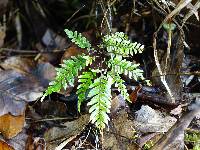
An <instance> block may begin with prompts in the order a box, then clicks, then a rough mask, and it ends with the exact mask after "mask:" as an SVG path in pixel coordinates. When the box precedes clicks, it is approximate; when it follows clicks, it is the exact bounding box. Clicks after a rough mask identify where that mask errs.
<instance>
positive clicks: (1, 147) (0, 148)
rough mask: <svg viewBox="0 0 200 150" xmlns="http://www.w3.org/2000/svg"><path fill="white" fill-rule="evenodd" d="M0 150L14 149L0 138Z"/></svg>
mask: <svg viewBox="0 0 200 150" xmlns="http://www.w3.org/2000/svg"><path fill="white" fill-rule="evenodd" d="M0 150H14V148H13V147H11V146H10V145H8V144H7V143H6V142H4V141H2V140H0Z"/></svg>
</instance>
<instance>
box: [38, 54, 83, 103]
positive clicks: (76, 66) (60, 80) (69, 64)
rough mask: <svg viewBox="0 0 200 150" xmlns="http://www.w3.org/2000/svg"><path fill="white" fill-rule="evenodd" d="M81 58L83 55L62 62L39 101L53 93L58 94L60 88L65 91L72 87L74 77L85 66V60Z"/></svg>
mask: <svg viewBox="0 0 200 150" xmlns="http://www.w3.org/2000/svg"><path fill="white" fill-rule="evenodd" d="M83 57H84V55H79V56H77V57H74V56H73V57H71V59H68V60H64V61H63V64H61V68H56V78H55V80H54V81H52V82H50V83H49V87H48V88H47V90H46V91H45V93H44V95H43V97H42V98H41V100H43V99H44V98H45V96H47V95H50V94H51V93H53V92H59V91H60V90H61V89H62V88H64V89H66V88H67V87H68V86H69V85H70V86H73V85H74V77H76V76H78V72H79V71H80V70H82V69H83V68H85V66H86V59H84V58H83Z"/></svg>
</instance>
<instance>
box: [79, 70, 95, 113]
mask: <svg viewBox="0 0 200 150" xmlns="http://www.w3.org/2000/svg"><path fill="white" fill-rule="evenodd" d="M95 76H96V73H95V72H92V71H90V72H83V73H82V75H80V76H79V77H78V78H79V80H78V82H79V85H78V87H77V92H76V94H77V95H78V111H79V112H80V107H81V103H82V102H83V101H85V99H86V93H87V91H88V89H89V87H90V85H91V84H92V81H93V79H94V77H95Z"/></svg>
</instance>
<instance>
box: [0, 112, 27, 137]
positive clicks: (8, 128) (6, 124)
mask: <svg viewBox="0 0 200 150" xmlns="http://www.w3.org/2000/svg"><path fill="white" fill-rule="evenodd" d="M24 123H25V113H23V115H21V116H12V115H10V114H5V115H3V116H0V132H1V133H2V134H3V136H4V137H5V138H6V139H10V138H12V137H14V136H16V135H17V134H18V133H19V132H21V131H22V128H23V127H24Z"/></svg>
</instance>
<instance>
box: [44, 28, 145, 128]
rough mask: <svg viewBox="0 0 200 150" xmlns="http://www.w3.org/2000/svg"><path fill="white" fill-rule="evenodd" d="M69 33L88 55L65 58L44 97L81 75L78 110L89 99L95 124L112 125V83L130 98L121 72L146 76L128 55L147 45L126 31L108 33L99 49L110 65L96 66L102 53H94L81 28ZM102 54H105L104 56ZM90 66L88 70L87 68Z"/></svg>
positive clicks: (127, 98)
mask: <svg viewBox="0 0 200 150" xmlns="http://www.w3.org/2000/svg"><path fill="white" fill-rule="evenodd" d="M65 32H66V34H67V36H68V37H69V38H70V39H71V41H72V42H74V43H75V44H76V45H77V46H79V47H80V48H83V49H86V51H87V53H88V55H86V54H82V55H78V56H76V57H74V56H73V57H71V59H68V60H65V61H64V63H63V64H61V67H60V68H57V76H56V78H55V80H54V81H52V82H51V83H50V85H49V87H48V88H47V90H46V91H45V93H44V95H43V97H42V100H43V99H44V97H45V96H47V95H49V94H51V93H52V92H59V91H60V90H61V89H62V88H64V89H66V88H67V87H68V86H73V84H74V78H75V77H76V76H78V82H79V85H78V88H77V92H76V93H77V95H78V110H79V111H80V106H81V103H82V102H84V101H85V100H89V102H88V106H90V109H89V113H91V115H90V120H91V122H92V123H95V125H96V126H97V127H98V128H99V129H100V130H102V129H104V128H105V126H106V125H108V121H109V116H108V114H109V112H110V107H111V99H112V95H111V86H112V85H113V84H114V85H115V86H116V87H117V88H118V89H119V91H120V92H121V94H122V96H123V97H124V99H126V100H128V101H129V94H128V93H127V89H126V86H125V85H124V82H125V81H124V80H123V79H122V78H121V77H120V75H122V74H125V75H128V77H129V78H131V79H134V80H136V81H137V80H139V79H142V80H144V77H143V71H142V70H141V69H140V68H139V64H135V63H133V62H130V61H127V60H126V59H125V58H126V57H128V56H130V55H133V54H136V53H141V52H142V51H143V49H144V46H143V45H141V44H140V43H137V42H135V43H132V42H131V41H130V40H128V37H127V36H126V35H125V34H124V33H123V32H116V33H113V34H110V35H106V36H104V37H103V39H102V44H100V45H98V46H97V48H98V49H99V50H101V51H103V52H104V53H105V54H106V55H105V56H106V57H105V59H104V60H106V66H107V68H106V69H105V68H103V67H101V66H100V67H99V66H98V67H97V68H96V69H94V68H92V67H91V66H90V65H91V64H93V63H95V58H96V57H99V56H94V55H90V54H91V51H96V50H95V48H92V46H91V44H90V42H89V41H88V40H87V39H86V38H85V37H83V36H82V35H81V34H80V33H78V32H77V31H75V32H73V31H70V30H68V29H66V30H65ZM101 57H102V56H101ZM86 66H88V67H87V69H85V68H86Z"/></svg>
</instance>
